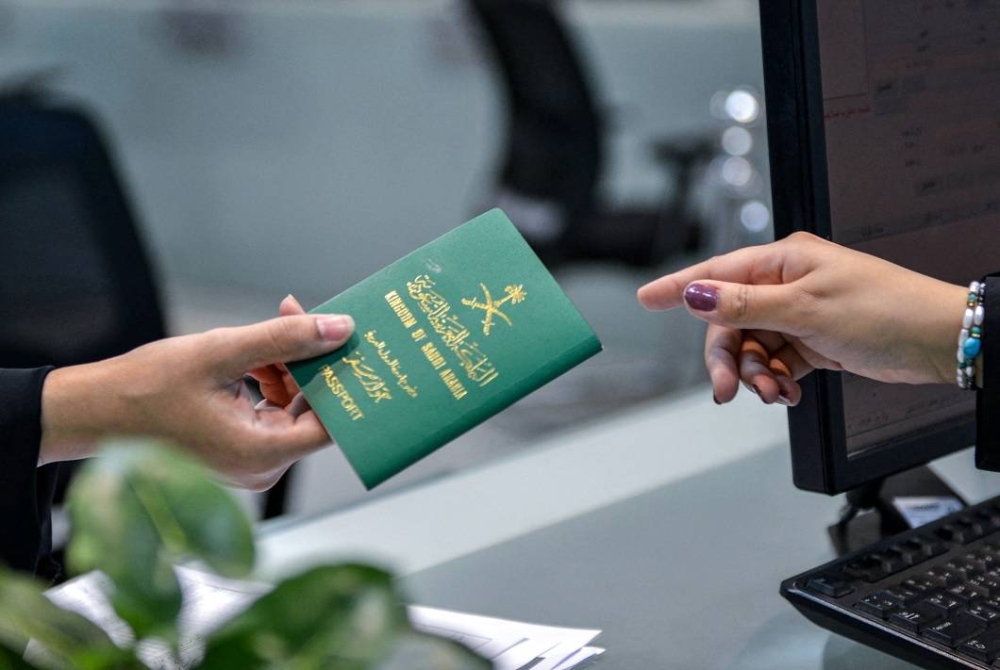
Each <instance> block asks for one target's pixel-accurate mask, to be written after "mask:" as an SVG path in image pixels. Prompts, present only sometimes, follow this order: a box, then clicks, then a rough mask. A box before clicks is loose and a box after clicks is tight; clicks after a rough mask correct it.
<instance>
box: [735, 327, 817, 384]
mask: <svg viewBox="0 0 1000 670" xmlns="http://www.w3.org/2000/svg"><path fill="white" fill-rule="evenodd" d="M748 334H749V335H750V336H751V337H754V338H755V339H756V340H757V341H758V342H760V343H761V344H762V345H764V348H765V349H766V350H767V351H768V356H769V357H770V362H769V363H768V367H770V368H771V371H772V372H773V373H774V374H775V375H785V376H786V377H789V378H790V379H792V380H795V379H802V378H803V377H805V376H806V375H807V374H809V373H810V372H812V371H813V367H812V366H811V365H809V363H807V362H806V360H805V359H804V358H802V355H801V354H800V353H799V352H798V350H797V349H796V348H795V347H794V346H793V345H792V344H791V343H789V341H788V340H787V339H785V337H784V336H783V335H781V334H780V333H775V332H772V331H770V330H751V331H748Z"/></svg>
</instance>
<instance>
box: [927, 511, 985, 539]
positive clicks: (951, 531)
mask: <svg viewBox="0 0 1000 670" xmlns="http://www.w3.org/2000/svg"><path fill="white" fill-rule="evenodd" d="M937 534H938V537H940V538H942V539H945V540H948V541H950V542H957V543H959V544H969V543H970V542H972V541H974V540H978V539H979V538H981V537H982V536H983V535H984V532H983V528H982V526H980V525H979V524H977V523H974V522H973V521H972V520H971V519H969V518H968V517H959V518H957V519H955V520H953V521H952V522H950V523H946V524H945V525H943V526H941V527H940V528H938V529H937Z"/></svg>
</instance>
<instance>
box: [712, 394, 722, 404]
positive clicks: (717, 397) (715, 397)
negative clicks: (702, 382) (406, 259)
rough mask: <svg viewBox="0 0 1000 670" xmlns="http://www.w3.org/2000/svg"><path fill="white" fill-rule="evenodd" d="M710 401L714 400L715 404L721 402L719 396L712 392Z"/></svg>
mask: <svg viewBox="0 0 1000 670" xmlns="http://www.w3.org/2000/svg"><path fill="white" fill-rule="evenodd" d="M712 402H714V403H715V404H716V405H721V404H722V403H721V402H719V396H717V395H715V394H714V393H713V394H712Z"/></svg>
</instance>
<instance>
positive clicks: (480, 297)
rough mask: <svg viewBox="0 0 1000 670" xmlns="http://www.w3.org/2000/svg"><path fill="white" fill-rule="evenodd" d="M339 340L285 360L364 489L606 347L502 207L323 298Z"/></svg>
mask: <svg viewBox="0 0 1000 670" xmlns="http://www.w3.org/2000/svg"><path fill="white" fill-rule="evenodd" d="M312 313H320V314H322V313H326V314H350V315H351V316H352V317H354V321H355V324H356V330H355V333H354V335H353V336H352V337H351V339H350V341H349V342H348V343H347V344H345V345H344V346H343V347H342V348H341V349H338V350H337V351H335V352H333V353H331V354H327V355H326V356H321V357H319V358H314V359H310V360H306V361H300V362H297V363H290V364H289V365H288V369H289V371H290V372H291V374H292V376H293V377H294V378H295V381H296V382H297V383H298V385H299V387H300V388H301V389H302V392H303V393H304V394H305V396H306V398H307V399H308V400H309V403H310V405H312V407H313V409H314V410H315V411H316V414H317V415H318V416H319V418H320V420H321V421H322V422H323V425H324V426H325V427H326V429H327V432H329V433H330V435H331V436H332V437H333V438H334V439H335V440H336V442H337V444H338V445H340V448H341V449H342V450H343V452H344V454H345V455H346V456H347V460H348V461H350V463H351V465H352V466H353V467H354V469H355V470H356V471H357V473H358V475H359V476H360V477H361V480H362V481H363V482H364V484H365V486H366V487H367V488H372V487H374V486H377V485H378V484H380V483H382V482H383V481H385V480H386V479H388V478H389V477H392V476H393V475H395V474H396V473H398V472H400V471H401V470H403V469H404V468H406V467H408V466H410V465H412V464H413V463H415V462H416V461H418V460H420V459H421V458H423V457H424V456H427V455H428V454H430V453H431V452H433V451H434V450H435V449H437V448H438V447H440V446H442V445H443V444H445V443H447V442H449V441H450V440H453V439H454V438H456V437H458V436H459V435H461V434H462V433H464V432H465V431H467V430H469V429H470V428H472V427H473V426H475V425H477V424H479V423H481V422H482V421H485V420H486V419H488V418H489V417H491V416H493V415H494V414H496V413H497V412H499V411H501V410H503V409H504V408H506V407H507V406H509V405H511V404H512V403H514V402H516V401H517V400H519V399H520V398H522V397H524V396H525V395H527V394H529V393H531V392H532V391H534V390H535V389H537V388H538V387H540V386H542V385H543V384H546V383H548V382H549V381H551V380H552V379H554V378H556V377H558V376H559V375H561V374H562V373H564V372H566V371H567V370H569V369H570V368H572V367H574V366H575V365H577V364H579V363H581V362H583V361H584V360H586V359H588V358H590V357H591V356H593V355H594V354H596V353H597V352H598V351H600V350H601V343H600V341H599V340H598V339H597V336H596V335H595V334H594V331H593V330H592V329H591V328H590V326H589V325H588V324H587V322H586V321H585V320H584V318H583V317H582V316H581V315H580V313H579V312H578V311H577V310H576V308H575V307H574V306H573V304H572V303H571V302H570V301H569V298H567V297H566V294H564V293H563V292H562V290H561V289H560V288H559V285H558V284H557V283H556V281H555V280H554V279H553V278H552V275H550V274H549V272H548V270H546V269H545V266H544V265H542V263H541V261H539V260H538V257H537V256H535V254H534V252H532V250H531V248H530V247H529V246H528V244H527V243H526V242H525V241H524V239H523V238H522V237H521V235H520V233H518V232H517V229H516V228H515V227H514V226H513V225H512V224H511V222H510V221H509V220H508V219H507V217H506V215H505V214H504V213H503V212H501V211H500V210H493V211H490V212H487V213H486V214H483V215H482V216H480V217H478V218H476V219H474V220H472V221H470V222H468V223H466V224H464V225H462V226H459V227H458V228H456V229H455V230H453V231H451V232H449V233H447V234H445V235H444V236H442V237H440V238H438V239H437V240H435V241H433V242H431V243H430V244H428V245H426V246H424V247H422V248H420V249H418V250H416V251H414V252H413V253H411V254H409V255H408V256H406V257H404V258H402V259H400V260H398V261H396V262H395V263H393V264H392V265H390V266H388V267H386V268H384V269H383V270H381V271H380V272H377V273H376V274H374V275H372V276H371V277H369V278H368V279H365V280H364V281H362V282H361V283H359V284H357V285H356V286H354V287H352V288H350V289H348V290H346V291H344V292H343V293H341V294H340V295H338V296H336V297H334V298H332V299H331V300H328V301H327V302H325V303H323V304H322V305H320V306H319V307H317V308H316V309H314V310H312Z"/></svg>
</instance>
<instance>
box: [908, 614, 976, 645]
mask: <svg viewBox="0 0 1000 670" xmlns="http://www.w3.org/2000/svg"><path fill="white" fill-rule="evenodd" d="M985 630H986V627H985V626H983V625H982V623H981V622H979V621H978V620H977V619H974V618H972V617H969V618H960V617H956V618H955V619H951V620H949V621H942V622H940V623H936V624H934V625H932V626H929V627H928V628H927V629H926V630H924V631H923V633H922V635H923V636H924V637H926V638H927V639H928V640H934V641H935V642H940V643H941V644H946V645H948V646H949V647H952V648H955V647H957V646H958V645H959V644H960V643H961V642H963V641H964V640H966V639H967V638H970V637H972V636H974V635H979V634H981V633H983V632H984V631H985Z"/></svg>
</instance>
